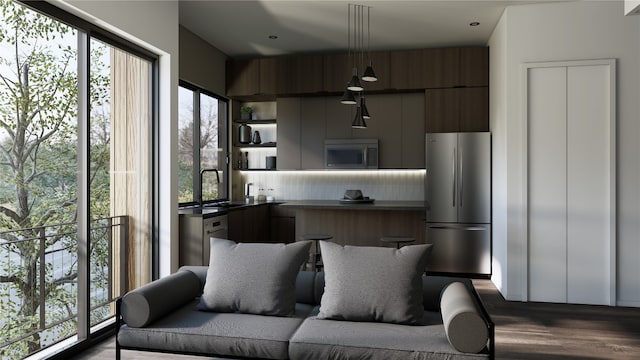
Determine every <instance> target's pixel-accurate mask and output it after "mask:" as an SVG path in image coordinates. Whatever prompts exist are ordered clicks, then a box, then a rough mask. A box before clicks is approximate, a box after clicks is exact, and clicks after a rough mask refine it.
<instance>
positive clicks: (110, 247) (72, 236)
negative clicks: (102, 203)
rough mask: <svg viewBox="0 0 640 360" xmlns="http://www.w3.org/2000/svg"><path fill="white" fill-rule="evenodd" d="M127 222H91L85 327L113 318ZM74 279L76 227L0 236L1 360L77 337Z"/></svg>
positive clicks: (123, 279) (123, 281)
mask: <svg viewBox="0 0 640 360" xmlns="http://www.w3.org/2000/svg"><path fill="white" fill-rule="evenodd" d="M128 221H129V219H128V216H115V217H109V218H102V219H96V220H93V221H91V227H90V229H91V230H90V239H89V242H90V244H89V251H90V253H89V269H90V270H89V272H90V274H88V278H89V279H90V286H89V292H90V293H89V298H90V299H91V300H90V301H91V302H90V322H91V324H90V325H91V326H93V325H96V324H99V323H101V322H104V321H106V320H108V319H110V318H112V317H113V315H114V310H115V308H114V304H113V302H114V299H115V298H117V297H118V296H120V295H122V294H124V292H125V291H126V289H127V274H126V269H127V260H126V253H127V252H126V251H125V249H126V246H127V242H126V240H127V238H128V228H129V226H128ZM121 249H122V251H121ZM77 279H78V240H77V223H64V224H55V225H47V226H43V227H36V228H25V229H19V230H11V231H4V232H0V310H1V311H0V312H2V313H3V315H2V317H0V357H1V358H2V359H14V358H23V357H26V356H28V355H30V354H33V353H34V352H37V351H40V350H42V349H44V348H47V347H49V346H51V345H54V344H55V343H57V342H60V341H62V340H64V339H66V338H69V337H71V336H74V335H75V334H76V333H77V325H78V324H77V315H78V306H77V305H78V304H77V298H78V281H77ZM80 288H83V287H80ZM5 314H6V315H5Z"/></svg>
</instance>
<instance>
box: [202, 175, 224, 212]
mask: <svg viewBox="0 0 640 360" xmlns="http://www.w3.org/2000/svg"><path fill="white" fill-rule="evenodd" d="M206 172H215V173H216V181H217V183H218V184H220V173H219V172H218V169H202V170H200V193H199V194H198V195H199V196H200V198H199V199H198V203H199V204H200V206H202V176H203V175H204V173H206Z"/></svg>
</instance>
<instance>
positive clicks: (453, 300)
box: [440, 282, 489, 353]
mask: <svg viewBox="0 0 640 360" xmlns="http://www.w3.org/2000/svg"><path fill="white" fill-rule="evenodd" d="M440 308H441V312H442V321H443V322H444V330H445V332H446V334H447V339H448V340H449V343H450V344H451V346H453V347H454V348H455V349H456V350H458V351H460V352H464V353H479V352H480V351H482V349H484V348H485V346H486V345H487V341H488V340H489V331H488V329H487V324H486V323H485V321H484V319H483V318H482V316H481V315H480V313H479V312H478V309H477V308H476V305H475V303H474V301H473V299H472V297H471V294H470V293H469V290H468V289H467V288H466V286H464V284H462V283H460V282H454V283H451V284H450V285H449V286H447V287H446V288H445V289H444V291H443V292H442V298H441V300H440Z"/></svg>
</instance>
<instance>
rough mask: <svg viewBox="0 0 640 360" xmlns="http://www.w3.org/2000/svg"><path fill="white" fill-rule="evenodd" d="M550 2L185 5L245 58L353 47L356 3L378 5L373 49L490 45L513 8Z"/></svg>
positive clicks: (191, 22) (200, 31) (205, 32)
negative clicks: (505, 13)
mask: <svg viewBox="0 0 640 360" xmlns="http://www.w3.org/2000/svg"><path fill="white" fill-rule="evenodd" d="M545 1H549V0H542V1H539V0H538V1H522V0H519V1H486V0H471V1H461V0H447V1H436V0H361V1H358V2H353V1H345V0H324V1H319V0H315V1H312V0H298V1H292V0H289V1H283V0H242V1H240V0H235V1H219V0H197V1H191V0H180V5H179V6H180V24H181V25H182V26H184V27H185V28H187V29H189V30H190V31H191V32H193V33H195V34H197V35H198V36H200V37H201V38H203V39H204V40H205V41H207V42H209V43H210V44H212V45H213V46H215V47H216V48H218V49H219V50H221V51H222V52H224V53H225V54H227V55H228V56H230V57H233V58H243V57H262V56H276V55H286V54H292V53H298V54H300V53H305V54H309V53H319V52H324V53H326V52H346V51H347V47H348V45H347V40H348V35H347V28H348V26H347V21H348V18H349V16H348V13H347V11H348V6H347V4H349V3H355V4H358V5H366V6H370V7H371V10H370V14H371V26H370V30H371V36H370V41H371V43H370V46H371V50H399V49H419V48H428V47H445V46H473V45H486V43H487V41H488V39H489V36H491V33H492V31H493V29H494V27H495V26H496V24H497V22H498V20H499V19H500V16H501V15H502V12H503V11H504V9H505V8H506V7H507V6H510V5H521V4H526V3H533V2H545ZM472 22H479V23H480V24H479V25H478V26H470V25H469V24H470V23H472ZM365 29H366V24H365ZM270 35H275V36H277V39H270V38H269V36H270Z"/></svg>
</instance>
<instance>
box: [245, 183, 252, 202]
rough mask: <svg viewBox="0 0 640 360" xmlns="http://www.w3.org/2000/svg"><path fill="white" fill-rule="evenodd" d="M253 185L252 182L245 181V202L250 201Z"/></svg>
mask: <svg viewBox="0 0 640 360" xmlns="http://www.w3.org/2000/svg"><path fill="white" fill-rule="evenodd" d="M252 185H253V183H247V184H245V194H244V200H245V201H246V202H252V199H251V198H252V196H251V186H252Z"/></svg>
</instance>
